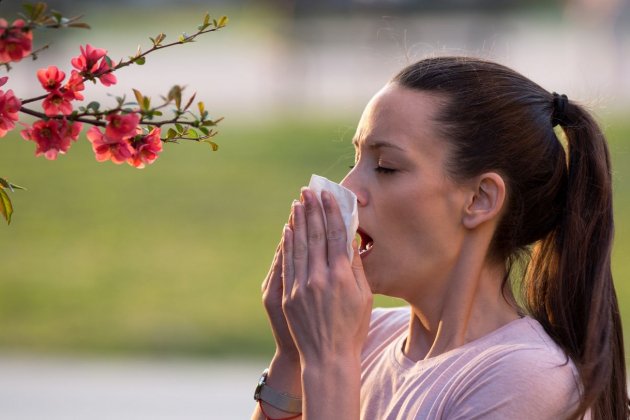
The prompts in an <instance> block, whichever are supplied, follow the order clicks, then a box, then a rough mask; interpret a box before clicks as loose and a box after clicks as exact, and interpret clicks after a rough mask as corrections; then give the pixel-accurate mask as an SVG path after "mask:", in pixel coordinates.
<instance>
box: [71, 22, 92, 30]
mask: <svg viewBox="0 0 630 420" xmlns="http://www.w3.org/2000/svg"><path fill="white" fill-rule="evenodd" d="M68 28H81V29H92V28H91V27H90V25H88V24H87V23H85V22H72V23H69V24H68Z"/></svg>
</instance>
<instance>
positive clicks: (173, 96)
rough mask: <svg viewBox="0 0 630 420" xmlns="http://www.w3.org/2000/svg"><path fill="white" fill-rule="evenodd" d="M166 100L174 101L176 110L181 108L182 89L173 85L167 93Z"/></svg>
mask: <svg viewBox="0 0 630 420" xmlns="http://www.w3.org/2000/svg"><path fill="white" fill-rule="evenodd" d="M168 100H169V101H175V106H176V107H177V109H180V108H181V105H182V87H181V86H179V85H175V86H173V87H172V88H171V90H169V91H168Z"/></svg>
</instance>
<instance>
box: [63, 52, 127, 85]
mask: <svg viewBox="0 0 630 420" xmlns="http://www.w3.org/2000/svg"><path fill="white" fill-rule="evenodd" d="M80 48H81V55H80V56H77V57H74V58H73V59H72V60H70V62H71V63H72V65H73V66H74V68H76V69H77V70H79V71H80V72H81V75H83V76H85V77H88V78H89V79H90V80H94V77H97V78H98V79H99V80H100V81H101V83H102V84H103V85H105V86H111V85H113V84H115V83H116V81H117V80H116V76H114V75H113V74H112V73H111V72H109V70H110V69H111V67H113V66H114V64H113V63H111V60H109V57H107V51H106V50H104V49H102V48H94V47H92V46H91V45H90V44H86V45H85V48H83V47H82V46H81V47H80ZM99 60H100V61H99ZM108 60H109V61H108ZM109 63H111V64H112V66H111V67H110V64H109Z"/></svg>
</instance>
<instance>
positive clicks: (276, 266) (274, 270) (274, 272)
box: [260, 238, 283, 293]
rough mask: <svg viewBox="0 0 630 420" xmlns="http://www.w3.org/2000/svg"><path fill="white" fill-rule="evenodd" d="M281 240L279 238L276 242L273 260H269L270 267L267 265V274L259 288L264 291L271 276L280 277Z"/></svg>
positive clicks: (270, 280)
mask: <svg viewBox="0 0 630 420" xmlns="http://www.w3.org/2000/svg"><path fill="white" fill-rule="evenodd" d="M282 241H283V239H282V238H280V242H278V246H277V247H276V252H275V253H274V255H273V261H272V262H271V267H269V272H268V273H267V276H266V277H265V279H264V280H263V282H262V285H261V287H260V289H261V290H262V292H263V293H264V292H265V290H267V288H268V287H269V283H271V282H272V278H273V277H274V276H275V277H280V276H281V275H282Z"/></svg>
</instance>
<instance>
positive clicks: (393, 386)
mask: <svg viewBox="0 0 630 420" xmlns="http://www.w3.org/2000/svg"><path fill="white" fill-rule="evenodd" d="M410 316H411V313H410V308H408V307H404V308H394V309H375V310H374V311H373V313H372V320H371V323H370V331H369V333H368V337H367V341H366V343H365V346H364V348H363V353H362V363H361V371H362V374H361V419H364V420H371V419H374V420H409V419H449V420H455V419H458V420H459V419H462V420H463V419H466V420H470V419H497V420H498V419H501V420H505V419H514V420H517V419H527V420H531V419H536V420H544V419H561V418H564V417H566V415H568V414H570V409H571V408H572V407H575V404H576V402H577V400H578V396H579V389H580V387H579V385H578V384H579V381H578V374H577V370H576V368H575V365H574V364H573V362H572V361H571V360H567V358H566V356H565V355H564V353H563V352H562V350H561V349H560V348H559V347H558V346H557V345H556V344H555V343H554V342H553V340H552V339H551V338H550V337H549V336H548V335H547V333H546V332H545V330H544V329H543V328H542V326H541V325H540V324H539V323H538V322H537V321H536V320H534V319H532V318H530V317H524V318H521V319H518V320H516V321H512V322H510V323H509V324H507V325H504V326H503V327H501V328H499V329H497V330H495V331H493V332H492V333H490V334H488V335H486V336H484V337H481V338H479V339H477V340H474V341H471V342H469V343H467V344H465V345H463V346H461V347H459V348H456V349H453V350H450V351H448V352H446V353H443V354H440V355H438V356H435V357H431V358H429V359H426V360H420V361H418V362H414V361H412V360H410V359H408V358H407V357H406V356H405V355H404V353H403V351H402V346H403V342H404V340H405V338H406V337H407V332H408V325H409V320H410Z"/></svg>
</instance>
